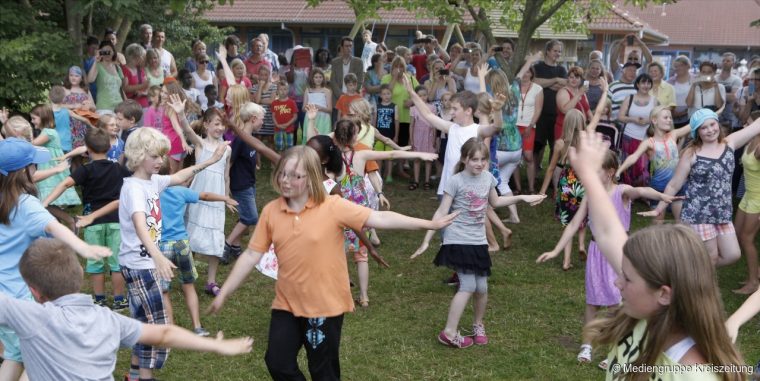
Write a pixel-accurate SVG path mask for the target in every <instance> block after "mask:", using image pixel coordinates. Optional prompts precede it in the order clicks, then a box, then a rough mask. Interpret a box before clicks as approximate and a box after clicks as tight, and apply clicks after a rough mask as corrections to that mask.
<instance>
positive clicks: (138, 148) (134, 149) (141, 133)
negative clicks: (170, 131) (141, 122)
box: [124, 128, 171, 172]
mask: <svg viewBox="0 0 760 381" xmlns="http://www.w3.org/2000/svg"><path fill="white" fill-rule="evenodd" d="M170 147H171V143H169V139H168V138H167V137H166V136H165V135H164V134H162V133H161V132H159V131H158V130H156V129H155V128H138V129H137V130H135V132H133V133H131V134H130V135H129V138H127V142H126V143H125V144H124V156H126V158H127V169H128V170H130V171H132V172H134V171H135V170H136V169H137V167H139V166H140V164H142V162H143V161H145V158H146V157H147V156H149V155H159V156H165V155H166V153H167V152H169V148H170Z"/></svg>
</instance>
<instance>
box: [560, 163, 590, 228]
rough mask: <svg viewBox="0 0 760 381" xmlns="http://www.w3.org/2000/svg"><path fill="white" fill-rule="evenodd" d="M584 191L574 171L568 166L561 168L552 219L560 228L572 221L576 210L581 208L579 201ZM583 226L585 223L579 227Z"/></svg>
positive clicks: (581, 199)
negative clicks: (553, 218)
mask: <svg viewBox="0 0 760 381" xmlns="http://www.w3.org/2000/svg"><path fill="white" fill-rule="evenodd" d="M585 194H586V190H585V189H584V188H583V185H581V182H580V180H578V178H577V177H575V171H573V168H572V167H570V166H569V165H565V166H563V167H562V171H561V172H560V174H559V181H558V182H557V203H556V208H555V209H554V217H555V218H556V219H557V220H559V222H560V223H561V224H562V226H567V225H568V224H569V223H570V221H572V219H573V217H574V216H575V213H576V212H578V208H580V207H581V201H583V196H585ZM584 226H585V222H584V223H583V224H582V225H581V227H584Z"/></svg>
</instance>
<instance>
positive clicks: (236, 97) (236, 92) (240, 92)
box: [227, 84, 251, 126]
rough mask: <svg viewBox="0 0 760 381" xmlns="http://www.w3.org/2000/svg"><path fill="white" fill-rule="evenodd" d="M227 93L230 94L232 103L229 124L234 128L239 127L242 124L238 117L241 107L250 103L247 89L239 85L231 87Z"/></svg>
mask: <svg viewBox="0 0 760 381" xmlns="http://www.w3.org/2000/svg"><path fill="white" fill-rule="evenodd" d="M227 91H228V92H229V94H230V101H231V102H232V104H231V105H230V106H231V107H230V110H231V111H232V116H231V119H232V120H231V122H232V123H234V124H235V125H236V126H240V125H242V122H243V120H242V119H241V117H240V110H241V109H242V108H243V105H245V104H246V103H248V102H250V101H251V96H250V95H249V94H248V89H246V88H245V86H243V85H241V84H236V85H232V86H230V88H229V90H227Z"/></svg>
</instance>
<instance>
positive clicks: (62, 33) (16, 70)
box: [0, 0, 229, 111]
mask: <svg viewBox="0 0 760 381" xmlns="http://www.w3.org/2000/svg"><path fill="white" fill-rule="evenodd" d="M219 1H220V2H222V1H223V0H219ZM227 1H229V0H227ZM214 4H215V1H213V0H85V1H75V0H63V1H61V0H25V1H18V2H16V1H13V2H11V1H7V2H4V3H3V11H2V12H0V83H2V84H3V86H2V87H0V106H3V107H9V108H11V109H15V110H24V111H26V110H28V109H29V108H30V107H31V105H33V104H35V103H40V102H44V101H45V93H46V90H47V89H49V88H50V86H51V85H53V84H60V83H61V82H62V81H63V79H64V76H65V75H66V73H67V69H68V67H69V66H70V65H81V62H82V55H83V42H84V39H85V37H86V36H87V35H94V36H95V37H97V38H99V39H102V38H103V34H104V31H105V29H106V28H112V29H114V30H116V31H117V32H118V36H119V45H118V46H117V50H121V49H122V47H124V46H126V45H127V44H129V43H131V42H136V41H138V36H137V34H138V30H137V29H138V28H136V27H135V28H133V27H132V26H133V25H135V26H139V25H140V24H142V23H149V24H151V25H153V26H154V28H163V29H164V30H165V31H166V35H167V44H166V47H167V49H168V50H170V51H171V52H172V53H173V54H174V56H175V59H176V60H177V65H178V66H180V67H181V65H182V63H183V62H184V59H185V58H186V57H187V56H189V55H190V50H191V48H190V42H191V41H192V40H193V39H195V38H201V39H204V40H205V41H206V42H207V43H209V44H212V43H218V42H221V40H222V38H223V36H224V33H226V32H228V31H227V30H224V29H218V28H216V27H213V26H211V25H209V24H208V23H207V22H206V21H205V20H203V19H202V17H201V15H202V12H203V11H205V10H207V9H209V8H210V7H212V6H213V5H214Z"/></svg>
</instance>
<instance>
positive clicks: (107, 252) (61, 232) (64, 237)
mask: <svg viewBox="0 0 760 381" xmlns="http://www.w3.org/2000/svg"><path fill="white" fill-rule="evenodd" d="M45 233H48V234H50V235H52V236H53V237H55V238H58V239H60V240H61V241H63V243H65V244H67V245H69V246H70V247H71V248H72V249H74V251H76V252H77V253H78V254H79V255H80V256H82V258H90V259H102V258H105V257H110V256H111V249H109V248H107V247H103V246H94V245H90V244H88V243H87V242H85V241H82V240H81V239H79V237H77V236H76V235H75V234H74V232H72V231H71V230H69V228H67V227H66V226H63V224H61V223H60V222H58V221H57V220H55V219H53V220H52V221H50V223H48V224H47V226H45Z"/></svg>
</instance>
